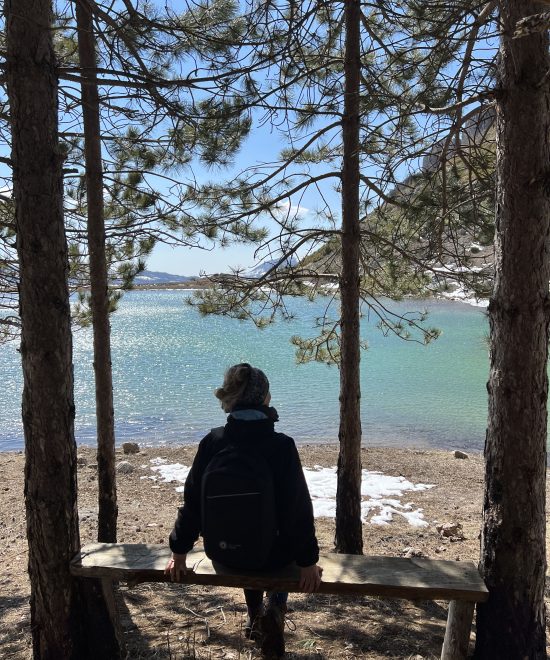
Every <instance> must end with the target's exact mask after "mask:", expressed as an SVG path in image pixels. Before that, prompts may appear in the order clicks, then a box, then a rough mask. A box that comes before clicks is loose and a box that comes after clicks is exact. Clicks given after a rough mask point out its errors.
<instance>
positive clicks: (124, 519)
mask: <svg viewBox="0 0 550 660" xmlns="http://www.w3.org/2000/svg"><path fill="white" fill-rule="evenodd" d="M195 450H196V447H193V446H179V447H155V448H151V447H148V448H142V449H141V451H140V452H139V453H138V454H135V455H127V456H124V455H123V454H122V452H121V450H118V453H119V454H120V456H119V458H118V460H126V461H128V462H129V463H130V464H131V466H132V468H133V470H132V471H131V472H129V473H125V474H119V476H118V500H119V526H118V530H119V531H118V540H119V541H120V542H128V543H130V542H148V543H166V540H167V536H168V534H169V532H170V530H171V527H172V524H173V521H174V518H175V514H176V509H177V506H178V505H179V503H180V500H181V494H179V493H177V492H176V490H175V488H176V486H177V485H179V484H176V483H165V482H161V481H153V480H150V479H144V478H142V477H148V476H152V475H153V474H154V473H153V472H151V469H150V461H151V459H154V458H157V457H161V458H164V459H166V460H167V461H168V462H170V463H175V462H180V463H183V464H186V465H189V464H190V462H191V461H192V458H193V456H194V453H195ZM299 451H300V455H301V457H302V463H303V465H304V466H314V465H321V466H326V467H328V466H333V465H335V464H336V460H337V453H338V450H337V447H336V445H304V446H300V447H299ZM362 461H363V467H365V468H367V469H369V470H378V471H381V472H383V473H384V474H388V475H402V476H403V477H406V478H407V479H409V480H410V481H412V482H413V483H419V482H421V483H427V484H434V487H433V488H431V489H429V490H425V491H419V492H410V493H406V494H405V495H404V496H403V502H412V504H413V505H414V508H421V509H423V514H424V517H425V520H426V521H427V523H428V526H426V527H412V526H411V525H409V523H408V522H407V521H406V520H404V519H402V518H401V517H399V516H396V517H395V518H394V520H393V521H392V522H391V523H390V524H388V525H383V526H380V525H374V524H369V523H366V524H365V525H364V543H365V553H368V554H373V555H393V556H406V555H408V556H410V555H411V554H413V555H415V556H425V557H430V558H438V557H439V558H444V559H453V560H473V561H475V562H477V561H478V558H479V527H480V520H481V518H480V516H481V502H482V491H483V460H482V457H481V456H479V455H470V456H469V458H467V459H456V458H454V456H453V454H452V453H450V452H442V451H426V450H415V449H395V448H367V449H365V450H363V457H362ZM23 464H24V456H23V454H22V453H0V470H1V474H2V476H3V480H2V486H1V488H2V497H1V498H0V560H1V564H2V567H3V568H2V573H1V577H0V585H1V587H2V589H1V595H0V657H3V658H21V659H23V658H30V657H31V648H30V611H29V605H28V599H29V582H28V577H27V574H26V562H27V544H26V539H25V511H24V501H23ZM78 486H79V512H80V533H81V541H82V543H83V544H85V543H89V542H93V541H94V540H95V536H96V526H97V504H96V498H97V492H96V489H97V476H96V464H95V455H94V450H93V449H91V448H87V447H79V468H78ZM444 523H453V524H454V523H459V524H460V525H461V526H462V533H459V534H457V535H455V537H454V538H451V539H450V538H444V537H442V536H441V534H440V533H439V532H438V531H437V529H436V526H438V525H440V524H444ZM317 532H318V537H319V542H320V545H321V549H322V551H324V552H328V551H330V550H331V549H332V543H333V538H334V520H332V519H328V518H320V519H318V520H317ZM289 604H290V607H291V612H290V614H289V617H288V618H289V621H288V628H287V634H286V639H287V657H288V658H289V660H292V659H296V660H297V659H300V660H306V659H311V660H313V659H316V660H325V659H327V660H328V659H332V658H334V659H338V660H340V659H342V660H343V659H351V658H366V659H369V660H375V659H381V658H407V659H415V660H420V659H422V658H424V659H427V658H438V657H439V654H440V650H441V644H442V641H443V634H444V628H445V621H446V604H445V603H439V602H415V603H410V602H406V601H391V600H382V599H378V598H370V597H362V598H356V597H354V598H344V597H335V596H328V595H292V596H291V600H290V602H289ZM118 606H119V610H120V614H121V617H122V621H123V625H124V631H125V636H126V643H127V649H128V657H129V658H136V659H137V658H162V659H164V658H166V659H168V658H170V659H172V660H176V659H177V660H182V659H187V658H196V659H212V660H213V659H215V658H225V659H228V660H229V659H231V658H233V659H239V660H245V659H247V660H253V659H256V658H259V653H258V651H257V650H256V648H255V647H254V646H253V645H252V643H251V642H249V641H247V640H245V639H244V637H243V634H242V628H243V625H244V619H245V606H244V599H243V596H242V592H241V591H240V590H237V589H221V588H205V587H198V586H189V587H185V586H183V585H172V584H143V585H139V586H137V587H134V588H132V589H129V588H128V587H126V586H124V585H122V586H121V587H120V593H119V599H118Z"/></svg>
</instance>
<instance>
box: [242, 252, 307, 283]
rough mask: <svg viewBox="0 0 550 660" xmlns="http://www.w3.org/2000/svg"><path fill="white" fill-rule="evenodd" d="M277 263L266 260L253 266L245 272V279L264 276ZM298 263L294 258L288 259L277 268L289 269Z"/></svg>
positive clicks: (276, 261) (275, 260)
mask: <svg viewBox="0 0 550 660" xmlns="http://www.w3.org/2000/svg"><path fill="white" fill-rule="evenodd" d="M277 263H279V259H268V260H266V261H262V263H260V264H258V265H256V266H254V267H253V268H250V269H249V270H247V271H246V272H245V273H244V274H245V276H246V277H256V278H260V277H262V275H265V274H266V273H267V271H268V270H270V269H271V268H273V266H274V265H275V264H277ZM297 263H298V260H297V259H296V257H295V256H292V257H289V258H288V259H287V260H286V262H285V264H284V265H283V264H281V265H280V266H279V268H289V267H290V266H295V265H296V264H297Z"/></svg>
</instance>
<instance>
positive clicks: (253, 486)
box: [201, 429, 277, 570]
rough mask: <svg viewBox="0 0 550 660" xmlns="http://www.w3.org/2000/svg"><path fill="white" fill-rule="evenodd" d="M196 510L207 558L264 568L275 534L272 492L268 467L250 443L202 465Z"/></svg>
mask: <svg viewBox="0 0 550 660" xmlns="http://www.w3.org/2000/svg"><path fill="white" fill-rule="evenodd" d="M213 433H214V434H215V435H218V436H219V435H220V434H221V433H223V429H219V430H218V429H214V430H213ZM201 511H202V536H203V540H204V551H205V552H206V555H207V557H209V558H210V559H212V560H214V561H218V562H220V564H224V565H225V566H228V567H229V568H244V569H249V570H257V569H261V568H263V567H264V566H265V564H266V562H267V560H268V558H269V555H270V553H271V550H272V548H273V544H274V542H275V537H276V536H277V511H276V506H275V491H274V485H273V474H272V471H271V468H270V467H269V464H268V463H267V461H266V459H265V458H264V457H263V456H262V455H261V454H259V453H258V452H256V451H254V447H253V446H252V447H251V443H246V444H244V445H243V444H241V443H239V442H235V443H231V444H229V445H227V446H226V447H225V448H224V449H222V450H221V451H219V452H218V453H217V454H215V455H214V457H213V458H212V459H211V461H210V463H208V465H207V467H206V470H205V472H204V475H203V478H202V497H201Z"/></svg>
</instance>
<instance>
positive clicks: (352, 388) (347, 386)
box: [335, 0, 363, 554]
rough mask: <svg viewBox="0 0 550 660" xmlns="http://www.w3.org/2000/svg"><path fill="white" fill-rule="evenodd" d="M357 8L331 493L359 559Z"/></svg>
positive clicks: (349, 56)
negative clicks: (337, 447)
mask: <svg viewBox="0 0 550 660" xmlns="http://www.w3.org/2000/svg"><path fill="white" fill-rule="evenodd" d="M360 23H361V8H360V4H359V1H358V0H345V29H346V43H345V56H344V75H345V91H344V116H343V119H342V138H343V149H344V153H343V168H342V239H341V240H342V245H341V250H342V272H341V276H340V305H341V311H340V323H341V345H340V351H341V360H340V427H339V432H338V438H339V441H340V452H339V456H338V480H337V489H336V536H335V548H336V551H337V552H345V553H348V554H361V553H362V552H363V529H362V524H361V408H360V399H361V389H360V380H359V374H360V359H361V355H360V336H359V300H360V297H359V244H360V226H359V186H360V178H359V125H360V124H359V110H360V96H359V91H360V80H361V79H360V72H361V42H360Z"/></svg>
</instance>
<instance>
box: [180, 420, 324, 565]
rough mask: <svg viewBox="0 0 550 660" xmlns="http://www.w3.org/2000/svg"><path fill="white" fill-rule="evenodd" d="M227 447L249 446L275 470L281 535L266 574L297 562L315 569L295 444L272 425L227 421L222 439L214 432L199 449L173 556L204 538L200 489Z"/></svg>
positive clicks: (313, 541) (306, 497) (308, 510)
mask: <svg viewBox="0 0 550 660" xmlns="http://www.w3.org/2000/svg"><path fill="white" fill-rule="evenodd" d="M229 442H233V443H235V442H239V443H244V444H245V445H246V444H247V443H251V444H253V445H254V447H255V449H256V451H257V450H258V448H259V449H260V451H261V453H262V454H263V456H264V457H265V459H266V461H267V463H268V464H269V466H270V467H271V469H272V470H273V481H274V485H275V500H276V506H277V513H278V518H279V521H280V524H279V535H278V537H277V542H276V544H275V547H274V548H273V552H272V555H271V558H270V560H269V562H268V565H267V566H266V568H275V567H277V566H284V565H285V564H288V563H290V562H292V561H295V562H296V563H297V564H298V565H299V566H311V565H312V564H315V563H317V561H318V559H319V546H318V544H317V539H316V537H315V526H314V522H313V507H312V505H311V498H310V495H309V491H308V488H307V484H306V480H305V478H304V473H303V471H302V465H301V463H300V457H299V456H298V451H297V449H296V445H295V444H294V440H293V439H292V438H290V437H289V436H287V435H284V434H283V433H276V432H275V430H274V423H273V421H272V419H259V420H246V421H245V420H241V419H235V418H234V417H233V416H232V415H229V417H228V418H227V424H226V425H225V427H224V433H223V435H222V434H220V433H212V432H210V433H209V434H208V435H207V436H205V437H204V438H203V439H202V440H201V442H200V444H199V449H198V451H197V454H196V456H195V459H194V461H193V465H192V467H191V470H190V472H189V474H188V476H187V479H186V481H185V488H184V504H183V506H182V507H181V508H180V509H179V510H178V517H177V519H176V523H175V525H174V529H173V531H172V533H171V534H170V549H171V550H172V552H175V553H178V554H184V553H187V552H189V550H191V548H192V547H193V544H194V543H195V541H196V540H197V539H198V537H199V534H200V532H201V484H202V476H203V474H204V471H205V469H206V466H207V465H208V463H209V462H210V460H211V459H212V457H213V456H214V455H215V454H216V453H217V452H219V451H220V450H222V449H223V448H224V447H226V446H227V445H228V444H229Z"/></svg>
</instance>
